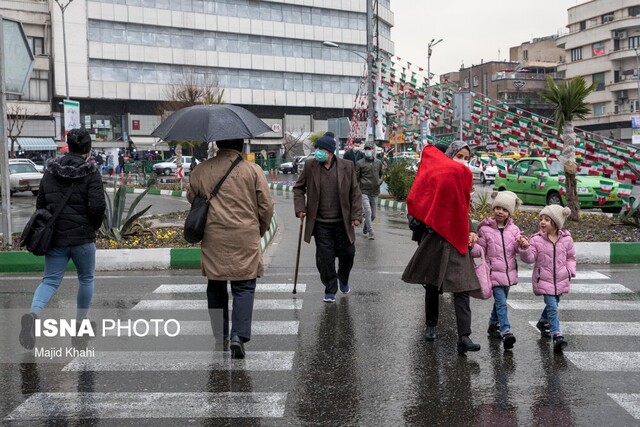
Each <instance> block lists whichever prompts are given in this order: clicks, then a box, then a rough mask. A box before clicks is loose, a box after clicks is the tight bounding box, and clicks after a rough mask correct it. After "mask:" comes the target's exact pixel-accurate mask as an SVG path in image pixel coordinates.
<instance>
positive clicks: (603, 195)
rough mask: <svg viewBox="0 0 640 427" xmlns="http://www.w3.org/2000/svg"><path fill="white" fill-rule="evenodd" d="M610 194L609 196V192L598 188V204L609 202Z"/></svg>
mask: <svg viewBox="0 0 640 427" xmlns="http://www.w3.org/2000/svg"><path fill="white" fill-rule="evenodd" d="M608 196H609V194H608V193H605V192H604V191H598V190H596V201H597V202H598V205H600V206H602V205H604V204H605V203H607V197H608Z"/></svg>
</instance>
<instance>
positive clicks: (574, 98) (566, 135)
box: [542, 76, 596, 221]
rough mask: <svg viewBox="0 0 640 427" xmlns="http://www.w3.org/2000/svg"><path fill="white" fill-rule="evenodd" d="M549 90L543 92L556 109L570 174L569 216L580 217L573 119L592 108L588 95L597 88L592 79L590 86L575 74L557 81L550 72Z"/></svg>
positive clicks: (566, 166)
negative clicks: (564, 80) (588, 103)
mask: <svg viewBox="0 0 640 427" xmlns="http://www.w3.org/2000/svg"><path fill="white" fill-rule="evenodd" d="M547 86H548V87H549V91H548V92H545V93H543V94H542V96H543V97H544V99H545V100H546V101H547V102H549V103H550V104H551V105H553V107H554V109H555V121H556V127H557V129H558V133H559V134H560V135H561V137H562V154H560V160H561V161H562V164H563V165H564V174H565V176H566V178H567V206H569V208H570V209H571V215H570V216H569V219H571V220H573V221H578V220H579V218H580V203H579V202H578V195H577V189H576V174H577V172H578V165H577V163H576V148H575V147H576V134H575V132H574V129H573V120H574V119H584V118H585V117H586V116H587V115H588V114H589V113H591V110H590V109H589V107H588V105H587V103H586V102H585V98H586V97H587V96H588V95H589V94H590V93H591V92H592V91H593V90H594V89H595V88H596V84H595V83H592V84H591V85H590V86H587V83H586V82H585V80H584V78H583V77H582V76H578V77H574V78H572V79H571V80H569V81H567V82H563V83H560V84H556V82H555V81H553V78H552V77H551V76H547Z"/></svg>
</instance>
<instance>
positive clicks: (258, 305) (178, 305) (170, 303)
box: [131, 299, 302, 310]
mask: <svg viewBox="0 0 640 427" xmlns="http://www.w3.org/2000/svg"><path fill="white" fill-rule="evenodd" d="M301 308H302V300H301V299H286V300H285V299H256V300H255V301H254V302H253V309H254V310H300V309H301ZM229 309H230V310H231V309H232V301H229ZM131 310H207V301H206V300H142V301H140V302H139V303H138V304H136V305H135V306H134V307H133V308H132V309H131Z"/></svg>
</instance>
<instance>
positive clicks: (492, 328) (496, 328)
mask: <svg viewBox="0 0 640 427" xmlns="http://www.w3.org/2000/svg"><path fill="white" fill-rule="evenodd" d="M487 334H488V335H489V336H490V337H491V338H497V339H502V335H500V325H498V324H497V323H493V324H491V325H489V329H487Z"/></svg>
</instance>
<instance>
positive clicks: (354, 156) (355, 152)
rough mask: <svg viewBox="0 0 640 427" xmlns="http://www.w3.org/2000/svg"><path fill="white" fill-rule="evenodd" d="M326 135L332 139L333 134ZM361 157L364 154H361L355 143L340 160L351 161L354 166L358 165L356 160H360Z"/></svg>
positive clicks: (358, 145) (357, 144) (357, 143)
mask: <svg viewBox="0 0 640 427" xmlns="http://www.w3.org/2000/svg"><path fill="white" fill-rule="evenodd" d="M327 134H328V135H330V136H331V137H332V138H333V133H331V132H327ZM363 157H364V153H362V151H361V150H360V143H359V142H355V141H354V142H353V144H351V148H349V149H348V150H347V151H345V152H344V155H343V156H342V158H343V159H345V160H351V161H352V162H353V164H354V165H355V164H356V163H358V160H360V159H362V158H363Z"/></svg>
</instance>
